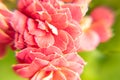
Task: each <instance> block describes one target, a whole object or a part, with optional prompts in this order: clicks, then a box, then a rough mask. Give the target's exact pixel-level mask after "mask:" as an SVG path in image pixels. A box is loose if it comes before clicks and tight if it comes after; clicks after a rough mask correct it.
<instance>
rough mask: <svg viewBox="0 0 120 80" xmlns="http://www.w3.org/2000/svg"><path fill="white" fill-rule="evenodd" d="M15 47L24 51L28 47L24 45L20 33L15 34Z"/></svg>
mask: <svg viewBox="0 0 120 80" xmlns="http://www.w3.org/2000/svg"><path fill="white" fill-rule="evenodd" d="M14 46H15V48H18V49H23V48H25V47H26V46H25V43H24V39H23V35H21V34H19V33H16V34H15V45H14Z"/></svg>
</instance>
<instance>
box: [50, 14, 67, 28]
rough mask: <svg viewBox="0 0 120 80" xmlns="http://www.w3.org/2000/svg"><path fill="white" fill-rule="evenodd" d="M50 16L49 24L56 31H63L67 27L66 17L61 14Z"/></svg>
mask: <svg viewBox="0 0 120 80" xmlns="http://www.w3.org/2000/svg"><path fill="white" fill-rule="evenodd" d="M51 16H52V22H51V24H53V25H54V26H55V27H56V28H58V29H64V28H66V27H67V20H68V18H67V15H66V14H63V13H57V14H53V15H51Z"/></svg>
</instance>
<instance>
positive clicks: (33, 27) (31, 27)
mask: <svg viewBox="0 0 120 80" xmlns="http://www.w3.org/2000/svg"><path fill="white" fill-rule="evenodd" d="M27 25H28V31H29V34H32V35H35V36H45V35H46V32H45V31H43V30H41V29H39V28H37V27H39V26H38V24H37V22H35V21H34V20H33V19H30V18H29V19H28V22H27ZM41 27H44V26H41Z"/></svg>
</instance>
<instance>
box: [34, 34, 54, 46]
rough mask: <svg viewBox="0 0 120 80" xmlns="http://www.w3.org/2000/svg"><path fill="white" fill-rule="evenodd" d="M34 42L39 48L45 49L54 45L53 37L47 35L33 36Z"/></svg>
mask: <svg viewBox="0 0 120 80" xmlns="http://www.w3.org/2000/svg"><path fill="white" fill-rule="evenodd" d="M35 41H36V43H37V45H38V46H39V47H40V48H47V47H49V46H52V45H53V44H54V37H53V35H52V34H50V33H48V34H46V35H45V36H35Z"/></svg>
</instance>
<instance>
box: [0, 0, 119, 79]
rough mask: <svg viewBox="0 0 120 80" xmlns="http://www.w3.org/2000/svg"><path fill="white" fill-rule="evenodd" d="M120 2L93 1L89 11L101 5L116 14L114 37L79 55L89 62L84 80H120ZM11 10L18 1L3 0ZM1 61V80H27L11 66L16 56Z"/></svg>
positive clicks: (12, 55)
mask: <svg viewBox="0 0 120 80" xmlns="http://www.w3.org/2000/svg"><path fill="white" fill-rule="evenodd" d="M119 1H120V0H92V3H91V4H90V7H89V11H91V10H92V9H93V8H94V7H97V6H99V5H105V6H108V7H110V8H111V9H112V10H113V11H114V13H115V17H116V18H115V23H114V25H113V32H114V36H113V37H112V38H111V39H110V40H109V41H108V42H106V43H102V44H100V46H98V47H97V49H96V50H94V51H91V52H82V53H79V54H80V55H81V56H82V57H83V58H84V59H85V61H86V62H87V65H86V66H85V68H84V72H83V74H82V75H81V77H82V80H120V3H119ZM3 2H4V3H5V4H6V5H7V6H8V8H9V9H11V10H12V9H14V8H15V4H16V0H3ZM7 53H9V54H7V55H6V56H5V58H4V59H3V60H0V80H25V79H22V78H20V77H19V76H17V75H16V74H15V73H14V72H13V71H12V67H11V65H13V64H15V63H16V62H15V55H14V52H12V51H11V50H8V51H7Z"/></svg>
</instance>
